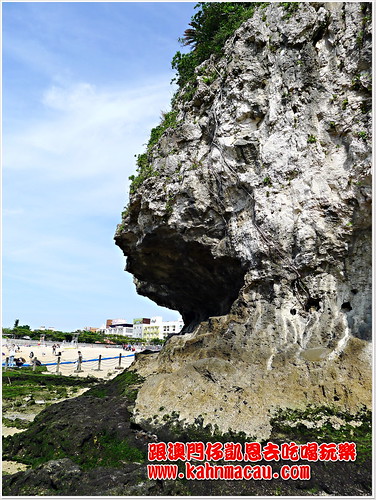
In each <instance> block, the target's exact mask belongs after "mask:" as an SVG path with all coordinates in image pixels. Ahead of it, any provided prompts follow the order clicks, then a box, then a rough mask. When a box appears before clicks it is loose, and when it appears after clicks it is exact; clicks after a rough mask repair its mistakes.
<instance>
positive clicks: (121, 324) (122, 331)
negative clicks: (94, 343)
mask: <svg viewBox="0 0 376 500" xmlns="http://www.w3.org/2000/svg"><path fill="white" fill-rule="evenodd" d="M100 332H101V333H104V334H105V335H123V336H124V337H133V336H134V335H133V325H132V324H131V323H127V322H126V321H125V319H108V320H107V321H106V328H104V329H103V328H102V329H101V330H100Z"/></svg>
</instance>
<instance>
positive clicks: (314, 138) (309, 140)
mask: <svg viewBox="0 0 376 500" xmlns="http://www.w3.org/2000/svg"><path fill="white" fill-rule="evenodd" d="M307 142H308V143H309V144H314V143H315V142H317V138H316V137H315V136H314V135H309V136H308V139H307Z"/></svg>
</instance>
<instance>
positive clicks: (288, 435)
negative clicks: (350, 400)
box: [271, 406, 372, 462]
mask: <svg viewBox="0 0 376 500" xmlns="http://www.w3.org/2000/svg"><path fill="white" fill-rule="evenodd" d="M331 417H337V419H340V420H341V421H342V423H337V424H335V423H334V422H333V419H331ZM308 422H314V423H315V422H316V423H317V424H318V425H317V427H315V428H310V427H309V424H308ZM320 422H322V423H321V424H320V425H319V423H320ZM354 422H355V423H356V424H355V425H354ZM271 424H272V428H273V431H272V437H271V439H273V438H274V439H284V440H285V441H287V440H291V441H295V442H297V443H307V442H309V441H316V442H318V443H331V442H333V443H342V442H346V441H347V442H354V443H355V444H356V448H357V460H358V461H360V462H364V461H366V460H369V459H371V456H372V414H371V411H370V410H367V409H366V408H363V409H362V410H360V411H359V412H358V413H356V414H355V415H351V414H349V413H346V412H344V411H341V410H338V409H336V408H334V407H329V406H321V407H314V406H308V407H307V408H306V409H305V410H280V411H279V412H278V413H277V414H276V415H275V416H274V417H273V418H272V419H271Z"/></svg>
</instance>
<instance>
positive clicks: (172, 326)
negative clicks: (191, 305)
mask: <svg viewBox="0 0 376 500" xmlns="http://www.w3.org/2000/svg"><path fill="white" fill-rule="evenodd" d="M183 326H184V322H183V320H182V318H179V319H178V320H176V321H163V319H162V317H161V316H154V317H153V318H151V319H150V324H149V325H145V326H144V328H143V334H142V338H143V339H145V340H151V339H160V340H164V339H166V338H167V336H168V335H170V334H176V333H179V332H180V331H181V330H182V328H183Z"/></svg>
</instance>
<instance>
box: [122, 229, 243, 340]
mask: <svg viewBox="0 0 376 500" xmlns="http://www.w3.org/2000/svg"><path fill="white" fill-rule="evenodd" d="M123 249H124V247H123ZM125 252H126V251H125ZM126 270H127V271H128V272H130V273H132V274H133V275H134V277H135V278H136V280H137V291H138V293H140V294H141V295H145V296H147V297H149V298H150V299H151V300H153V301H154V302H156V303H157V304H158V305H160V306H164V307H168V308H170V309H175V310H178V311H179V312H180V314H181V315H182V317H183V320H184V328H183V330H182V332H181V333H190V332H192V331H193V330H194V329H195V327H196V326H197V325H198V324H199V323H200V322H201V321H205V320H207V319H208V318H209V317H210V316H222V315H224V314H227V313H228V312H229V311H230V308H231V306H232V304H233V302H234V300H235V299H236V298H237V297H238V294H239V290H240V288H241V287H242V286H243V284H244V275H245V272H246V269H245V266H243V265H242V263H241V261H240V260H239V259H236V258H234V257H229V256H223V257H214V256H213V255H212V253H211V251H210V248H208V247H206V246H204V245H202V244H200V243H198V242H196V241H185V240H184V239H183V238H182V237H181V236H178V235H176V234H175V235H174V236H173V238H171V237H168V235H167V234H156V233H151V234H148V235H146V236H145V238H144V239H143V240H142V243H141V245H139V246H138V248H137V251H133V252H131V255H129V256H128V258H127V267H126Z"/></svg>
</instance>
